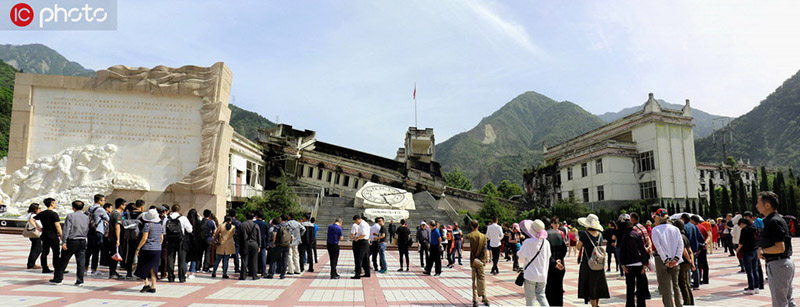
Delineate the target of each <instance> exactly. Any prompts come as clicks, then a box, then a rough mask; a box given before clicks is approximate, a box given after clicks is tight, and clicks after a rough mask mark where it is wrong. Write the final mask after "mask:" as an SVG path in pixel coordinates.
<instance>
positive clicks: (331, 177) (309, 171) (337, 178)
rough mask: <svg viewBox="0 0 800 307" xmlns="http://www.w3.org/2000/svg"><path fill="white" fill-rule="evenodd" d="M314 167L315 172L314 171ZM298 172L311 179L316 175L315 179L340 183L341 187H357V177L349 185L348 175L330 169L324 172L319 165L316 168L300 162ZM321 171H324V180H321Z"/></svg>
mask: <svg viewBox="0 0 800 307" xmlns="http://www.w3.org/2000/svg"><path fill="white" fill-rule="evenodd" d="M315 169H316V172H315V171H314V170H315ZM298 173H299V174H300V177H306V178H311V179H314V178H315V177H316V180H320V181H324V182H327V183H330V184H335V185H341V186H343V187H348V188H353V189H358V185H359V180H358V178H353V185H352V186H351V185H350V176H349V175H342V174H339V173H334V172H332V171H327V172H325V170H323V169H321V168H319V167H316V168H315V167H313V166H308V167H306V166H305V165H303V164H300V171H299V172H298ZM323 173H325V177H324V180H323ZM315 175H316V176H315Z"/></svg>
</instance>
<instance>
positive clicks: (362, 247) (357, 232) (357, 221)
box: [350, 215, 370, 279]
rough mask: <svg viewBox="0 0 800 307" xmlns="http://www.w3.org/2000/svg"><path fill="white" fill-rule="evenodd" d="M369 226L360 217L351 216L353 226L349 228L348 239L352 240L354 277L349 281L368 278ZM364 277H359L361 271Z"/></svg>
mask: <svg viewBox="0 0 800 307" xmlns="http://www.w3.org/2000/svg"><path fill="white" fill-rule="evenodd" d="M369 233H370V232H369V224H367V222H366V221H364V219H362V218H361V216H360V215H355V216H353V226H352V227H351V228H350V239H351V240H353V258H355V265H356V275H355V276H353V277H350V278H351V279H360V278H361V277H369V254H368V253H367V250H368V249H369V245H368V244H369V243H368V242H367V241H368V238H369ZM362 269H363V270H364V275H361V270H362Z"/></svg>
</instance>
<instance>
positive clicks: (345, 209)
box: [317, 192, 453, 242]
mask: <svg viewBox="0 0 800 307" xmlns="http://www.w3.org/2000/svg"><path fill="white" fill-rule="evenodd" d="M414 201H415V205H416V210H409V218H408V227H409V228H410V229H411V234H412V237H415V234H416V229H417V226H418V225H419V224H420V222H421V221H422V220H423V219H424V220H426V221H430V220H436V221H439V222H440V223H443V224H445V225H450V224H452V223H453V221H451V220H450V218H449V217H448V216H447V215H446V214H445V213H444V212H443V211H441V210H438V209H436V203H435V199H434V198H433V197H432V196H431V195H430V194H429V193H428V192H422V193H417V194H416V195H414ZM353 203H354V200H353V199H352V198H344V197H325V198H323V199H322V201H321V202H320V206H319V211H318V212H317V225H319V231H317V241H322V242H324V241H325V239H326V238H327V234H328V225H330V224H331V223H333V221H334V220H335V219H336V218H337V217H341V218H342V230H343V234H344V237H345V239H347V237H348V236H349V234H350V227H351V226H352V225H353V216H354V215H356V214H359V215H360V214H362V213H363V212H364V209H361V208H354V207H353ZM394 222H395V224H397V225H398V226H399V225H400V221H394ZM386 224H387V225H388V224H389V221H386Z"/></svg>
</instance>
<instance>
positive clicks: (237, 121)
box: [228, 104, 276, 141]
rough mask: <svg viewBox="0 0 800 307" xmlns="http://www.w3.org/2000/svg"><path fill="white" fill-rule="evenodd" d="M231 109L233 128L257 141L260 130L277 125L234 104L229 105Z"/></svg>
mask: <svg viewBox="0 0 800 307" xmlns="http://www.w3.org/2000/svg"><path fill="white" fill-rule="evenodd" d="M228 107H230V109H231V120H230V123H231V127H233V130H234V131H236V132H238V133H239V134H241V135H244V137H246V138H248V139H250V140H252V141H255V140H256V136H257V135H258V129H261V128H272V127H275V126H276V125H275V123H273V122H271V121H269V120H268V119H266V118H264V116H261V115H260V114H258V113H256V112H252V111H247V110H245V109H242V108H240V107H237V106H235V105H233V104H228Z"/></svg>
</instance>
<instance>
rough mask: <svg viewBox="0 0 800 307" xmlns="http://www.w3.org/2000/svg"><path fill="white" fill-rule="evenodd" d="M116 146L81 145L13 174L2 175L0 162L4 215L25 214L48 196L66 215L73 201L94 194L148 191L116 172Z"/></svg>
mask: <svg viewBox="0 0 800 307" xmlns="http://www.w3.org/2000/svg"><path fill="white" fill-rule="evenodd" d="M116 153H117V146H115V145H113V144H106V145H103V146H94V145H85V146H79V147H72V148H67V149H64V150H62V151H61V152H59V153H57V154H55V155H52V156H47V157H42V158H39V159H36V160H34V161H33V162H31V163H29V164H28V165H25V166H24V167H22V168H21V169H19V170H18V171H16V172H14V173H13V174H10V175H9V174H6V171H5V170H6V168H5V161H6V160H5V159H3V160H2V161H0V198H1V199H2V201H3V204H6V205H7V207H8V212H7V214H10V215H17V214H23V213H25V210H27V207H28V205H29V204H31V203H34V202H35V203H41V202H42V200H44V199H45V198H48V197H52V198H54V199H55V200H56V202H57V203H58V204H59V208H58V210H57V211H58V212H59V214H62V215H63V214H66V213H68V211H69V210H68V209H69V204H70V203H71V202H72V201H73V200H88V199H89V198H91V197H92V195H94V194H104V195H108V194H111V193H112V192H113V191H114V190H137V191H147V190H150V185H149V184H148V183H147V182H146V181H145V180H144V179H142V178H141V177H139V176H136V175H133V174H129V173H117V172H115V168H114V163H113V161H114V155H115V154H116Z"/></svg>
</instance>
